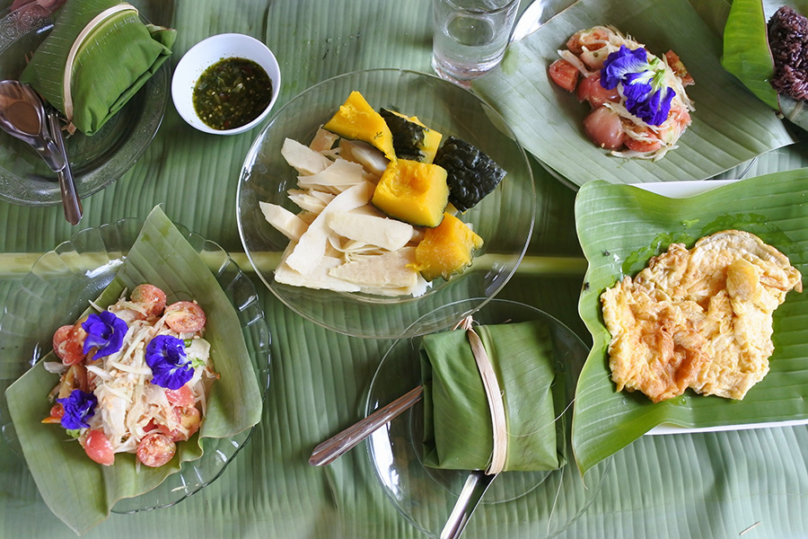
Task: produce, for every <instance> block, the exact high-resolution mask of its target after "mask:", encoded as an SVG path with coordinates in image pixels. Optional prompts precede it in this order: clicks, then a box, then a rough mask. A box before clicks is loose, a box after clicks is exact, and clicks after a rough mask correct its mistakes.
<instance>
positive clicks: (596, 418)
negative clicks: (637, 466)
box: [573, 169, 808, 472]
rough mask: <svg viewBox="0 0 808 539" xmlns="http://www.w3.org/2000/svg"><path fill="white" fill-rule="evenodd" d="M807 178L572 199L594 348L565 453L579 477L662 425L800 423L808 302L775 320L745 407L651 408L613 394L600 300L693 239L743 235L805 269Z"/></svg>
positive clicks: (636, 397) (803, 174) (689, 396)
mask: <svg viewBox="0 0 808 539" xmlns="http://www.w3.org/2000/svg"><path fill="white" fill-rule="evenodd" d="M803 199H808V170H806V169H798V170H795V171H790V172H780V173H775V174H771V175H767V176H760V177H757V178H750V179H747V180H741V181H739V182H735V183H732V184H729V185H725V186H723V187H720V188H718V189H714V190H712V191H709V192H707V193H703V194H701V195H699V196H695V197H689V198H683V199H678V198H668V197H665V196H660V195H656V194H654V193H649V192H647V191H644V190H640V189H639V188H638V187H634V186H622V185H611V184H608V183H606V182H593V183H591V184H588V185H586V186H584V187H583V188H582V189H581V191H580V192H579V193H578V198H577V200H576V222H577V225H578V235H579V237H580V240H581V245H582V246H583V248H584V252H585V253H586V256H587V259H588V260H589V269H588V270H587V276H586V283H587V284H586V285H585V287H584V291H583V292H582V294H581V301H580V303H579V310H580V314H581V317H582V318H583V320H584V322H585V323H586V325H587V327H588V328H589V330H590V332H591V333H592V335H593V339H594V344H593V347H592V351H591V353H590V355H589V358H588V359H587V363H586V365H585V366H584V369H583V371H582V373H581V378H580V379H579V381H578V390H577V392H576V403H575V404H576V406H575V412H574V419H573V448H574V451H575V455H576V459H577V461H578V465H579V466H580V468H581V470H582V471H583V472H585V471H586V470H587V469H589V467H590V466H592V465H593V464H595V463H597V462H598V461H599V460H600V459H602V458H605V457H607V456H609V455H611V454H612V453H614V452H616V451H619V450H620V449H622V448H623V447H624V446H626V445H628V444H629V443H631V442H632V441H634V440H636V439H637V438H639V437H640V436H642V435H643V434H644V433H645V432H647V431H648V430H650V429H651V428H652V427H655V426H656V425H659V424H661V423H673V424H676V425H679V426H683V427H715V426H722V425H738V424H745V423H763V422H776V421H787V420H790V419H806V418H808V407H805V406H803V405H802V404H801V403H802V402H803V401H804V400H805V396H806V395H805V394H803V390H802V388H808V385H806V383H808V374H806V373H808V356H806V353H805V350H806V348H805V345H804V344H803V343H805V342H806V341H808V334H806V333H805V332H804V331H803V329H802V325H801V324H799V323H796V321H797V320H799V319H800V318H803V317H805V316H808V296H806V295H805V294H800V293H797V292H792V293H790V294H789V295H788V297H787V298H786V302H785V303H784V304H783V305H781V306H780V307H779V309H778V310H776V311H775V312H774V317H773V318H774V336H773V341H774V348H775V349H774V354H772V357H771V358H770V363H769V365H770V368H771V370H770V371H769V373H768V374H767V375H766V377H765V378H764V379H763V380H762V381H761V382H759V383H758V384H757V385H756V386H755V387H754V388H752V389H751V390H750V391H749V393H748V394H747V395H746V396H745V397H744V399H743V400H740V401H734V400H731V399H722V398H719V397H703V396H699V395H696V394H694V393H692V392H687V393H686V394H685V395H682V396H680V397H677V398H674V399H670V400H668V401H665V402H661V403H657V404H652V403H651V401H650V400H649V399H647V398H646V397H645V396H644V395H642V394H641V393H640V392H634V393H629V392H628V391H624V392H617V391H615V387H614V383H613V382H612V380H611V375H610V371H609V368H608V363H607V356H608V353H607V347H608V345H609V341H610V339H611V336H610V335H609V332H608V330H606V328H605V326H604V325H603V321H602V320H603V318H602V314H601V304H600V296H601V294H602V292H603V291H604V290H605V289H606V288H607V287H611V286H613V285H614V284H615V282H617V281H618V280H620V279H621V278H622V276H623V275H631V276H634V275H636V274H637V272H639V271H640V270H641V269H642V268H643V267H645V266H646V264H647V263H648V260H649V259H650V258H651V257H652V256H656V255H658V254H660V253H661V252H664V251H665V250H667V248H668V246H669V245H670V244H671V243H674V242H675V243H684V244H685V245H686V246H687V247H688V248H690V247H692V244H693V243H694V242H695V241H696V240H697V239H698V238H701V237H704V236H708V235H710V234H713V233H715V232H719V231H721V230H728V229H736V230H744V231H747V232H751V233H753V234H755V235H757V236H758V237H760V238H761V239H762V240H763V241H764V242H766V243H768V244H770V245H773V246H775V247H776V248H777V249H779V250H780V251H781V252H783V253H784V254H786V255H787V256H788V257H789V259H790V262H791V264H793V265H794V267H796V268H797V269H798V270H799V271H800V272H801V273H803V274H805V273H806V271H807V270H808V266H806V262H808V257H807V256H806V247H808V238H806V235H805V230H806V228H808V205H803V204H802V200H803Z"/></svg>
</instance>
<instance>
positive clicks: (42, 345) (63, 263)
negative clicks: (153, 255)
mask: <svg viewBox="0 0 808 539" xmlns="http://www.w3.org/2000/svg"><path fill="white" fill-rule="evenodd" d="M142 227H143V221H140V220H137V219H123V220H120V221H118V222H116V223H113V224H109V225H103V226H101V227H98V228H88V229H85V230H82V231H81V232H78V233H77V234H75V235H74V236H73V237H72V238H71V239H70V240H69V241H66V242H63V243H61V244H59V245H58V246H57V247H56V248H55V249H54V250H53V251H50V252H48V253H45V254H44V255H42V256H41V257H40V258H39V260H37V262H36V263H35V264H34V266H33V268H32V270H31V273H29V274H28V275H27V276H25V277H24V278H23V279H22V280H21V282H20V285H19V287H18V288H17V289H16V290H15V291H14V292H12V293H11V294H10V295H9V297H8V300H7V302H6V304H5V305H4V307H3V311H2V312H1V313H0V343H2V347H3V350H4V352H3V355H2V356H0V430H1V431H2V438H3V439H4V442H5V443H7V444H9V446H10V447H11V448H13V449H14V450H15V451H16V452H17V453H18V454H19V455H22V449H21V448H20V446H19V441H18V439H17V437H16V432H15V430H14V424H13V423H12V422H11V417H10V416H9V414H8V413H7V406H6V400H5V390H6V388H8V386H9V385H11V384H12V383H13V382H14V381H15V380H16V379H17V378H19V377H20V376H21V375H22V374H24V373H25V372H26V371H27V370H28V369H30V368H31V367H33V366H34V364H35V363H36V362H37V361H39V359H40V358H41V357H42V356H44V355H45V354H46V353H48V352H49V351H50V350H51V348H52V342H53V341H52V339H53V332H54V330H55V329H56V328H58V327H59V326H61V325H62V324H65V323H67V322H69V321H72V320H75V319H76V318H77V317H78V316H79V315H80V314H81V313H82V312H83V311H84V310H85V309H86V307H87V301H88V300H91V299H95V298H97V297H98V295H99V294H100V293H101V292H102V291H103V290H104V289H105V288H106V287H107V285H109V283H110V282H111V281H112V280H113V279H114V277H115V274H116V273H117V271H118V268H119V267H120V265H121V264H122V263H123V260H124V258H125V256H126V254H127V253H128V252H129V249H130V248H131V247H132V245H133V244H134V242H135V240H136V239H137V237H138V234H139V233H140V230H141V228H142ZM177 228H178V229H179V230H180V231H181V232H182V233H183V235H184V236H185V237H186V239H187V240H188V242H189V243H190V244H191V245H192V246H193V247H194V249H196V250H197V252H199V254H200V255H201V256H202V258H203V260H205V262H206V263H207V264H208V267H210V268H212V271H213V274H214V275H215V276H216V279H217V280H218V282H219V284H220V285H221V287H222V290H224V293H225V295H226V296H227V297H228V299H230V301H231V303H232V304H233V307H234V309H235V310H236V315H237V316H238V319H239V321H240V322H241V327H242V333H243V335H244V341H245V343H246V345H247V350H248V351H249V353H250V360H251V362H252V367H253V369H254V371H255V376H256V379H257V381H258V387H259V388H260V391H261V395H262V397H265V396H266V391H267V389H268V387H269V360H270V333H269V328H268V326H267V323H266V319H265V318H264V312H263V308H262V307H261V303H260V301H259V300H258V293H257V292H256V290H255V286H254V285H253V283H252V281H251V280H250V278H249V277H247V276H246V275H245V274H244V273H243V272H242V271H241V269H240V268H239V267H238V265H237V264H236V263H235V262H233V260H232V259H231V258H230V257H229V255H228V254H227V252H226V251H225V250H224V249H222V248H221V247H220V246H219V245H218V244H216V243H214V242H212V241H209V240H206V239H205V238H203V237H202V236H200V235H198V234H194V233H192V232H189V231H188V230H187V229H186V228H184V227H183V226H181V225H177ZM54 306H57V307H58V308H54ZM254 428H255V427H253V428H252V429H247V430H246V431H243V432H241V433H239V434H236V435H234V436H231V437H229V438H205V439H204V446H205V452H204V454H203V455H202V457H201V458H199V459H197V460H194V461H189V462H185V463H184V464H183V465H182V468H181V469H180V471H179V472H177V473H174V474H171V475H169V476H168V477H167V478H166V479H165V481H163V482H162V483H161V484H160V485H159V486H158V487H157V488H155V489H153V490H151V491H149V492H146V493H144V494H141V495H140V496H136V497H134V498H125V499H122V500H120V501H118V502H117V503H116V504H115V505H114V506H113V508H112V512H113V513H136V512H139V511H148V510H152V509H159V508H163V507H169V506H171V505H174V504H176V503H179V502H180V501H182V500H184V499H185V498H187V497H188V496H190V495H192V494H195V493H196V492H198V491H199V490H201V489H202V488H203V487H205V486H207V485H209V484H210V483H212V482H213V481H214V480H215V479H217V478H218V477H219V476H220V475H221V474H222V473H223V472H224V470H225V468H226V467H227V465H228V464H229V463H230V461H232V460H233V459H234V458H235V457H236V455H237V454H238V453H239V451H240V450H241V448H242V447H243V446H244V445H245V444H246V443H247V441H248V440H249V439H250V435H251V434H252V431H253V430H254Z"/></svg>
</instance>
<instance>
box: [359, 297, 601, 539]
mask: <svg viewBox="0 0 808 539" xmlns="http://www.w3.org/2000/svg"><path fill="white" fill-rule="evenodd" d="M476 302H477V300H476V299H468V300H464V301H460V302H458V303H456V304H454V305H446V306H444V307H441V308H440V309H438V311H444V312H449V313H455V312H464V311H470V310H471V309H472V308H473V305H475V304H476ZM430 316H432V317H443V313H442V312H435V313H431V314H430ZM460 319H461V318H456V319H455V320H454V322H455V323H457V322H459V321H460ZM474 320H475V322H479V323H480V324H501V323H506V322H527V321H531V320H541V321H543V322H545V323H546V324H547V325H548V327H549V328H550V333H551V335H552V338H553V352H554V357H555V361H556V365H555V368H556V372H558V373H563V383H564V387H565V393H566V395H567V402H568V404H569V403H572V401H573V398H574V396H575V386H576V382H577V380H578V375H579V373H580V370H581V368H582V367H583V364H584V362H585V361H586V358H587V355H588V353H589V350H588V348H587V347H586V346H585V345H584V343H583V341H582V340H581V338H580V337H578V335H576V334H575V333H573V332H572V331H571V330H570V329H569V328H567V327H566V326H565V325H564V324H562V323H561V322H559V321H558V320H556V319H555V318H553V317H551V316H550V315H548V314H546V313H544V312H542V311H540V310H539V309H536V308H535V307H531V306H529V305H525V304H522V303H516V302H513V301H506V300H500V299H494V300H492V301H490V302H488V303H487V304H486V305H485V306H484V307H483V308H482V309H480V310H479V311H477V312H475V313H474ZM427 325H428V324H427ZM420 343H421V337H412V338H405V339H399V340H398V341H396V342H395V343H394V344H393V346H392V347H391V348H390V349H389V350H388V352H387V353H386V354H385V356H384V358H383V359H382V362H381V364H380V365H379V368H378V369H377V371H376V374H375V375H374V377H373V380H372V382H371V384H370V390H369V393H368V399H367V403H366V406H365V415H370V414H372V413H373V412H374V411H376V410H378V409H379V408H381V407H383V406H385V405H387V404H389V403H390V402H392V401H393V400H395V399H397V398H398V397H400V396H402V395H404V394H405V393H406V392H408V391H409V390H411V389H413V388H415V387H417V386H418V385H420V384H421V367H420V359H419V348H420ZM423 413H424V412H423V404H422V401H419V402H418V403H416V404H415V405H414V406H413V407H412V408H410V409H409V410H407V411H405V412H404V413H402V414H401V415H399V416H398V417H396V418H395V419H393V420H392V421H390V422H389V423H387V425H386V426H385V427H383V428H380V429H378V430H376V431H375V432H374V433H373V434H371V435H370V437H368V442H367V448H368V455H369V457H370V462H371V467H372V468H373V471H374V472H375V475H376V478H377V479H378V480H379V483H380V484H381V486H382V488H383V490H384V492H385V494H386V495H387V497H388V499H389V500H390V501H391V502H392V503H393V505H394V506H395V507H396V509H397V510H398V511H399V513H401V515H403V516H404V517H405V518H406V519H407V521H409V522H410V524H412V525H413V526H415V527H416V528H418V529H419V530H420V531H421V532H423V533H425V534H426V535H428V536H430V537H438V536H439V535H440V532H441V530H442V529H443V526H444V524H445V523H446V520H447V519H448V517H449V514H450V513H451V511H452V508H453V507H454V504H455V502H456V501H457V498H458V495H459V494H460V491H461V489H462V488H463V484H464V482H465V480H466V478H467V477H468V474H469V472H467V471H458V470H442V469H436V468H430V467H427V466H425V465H424V464H423V448H422V443H421V440H422V433H423ZM557 420H558V421H562V422H563V427H564V428H563V430H564V432H565V433H566V437H565V438H566V444H565V446H564V450H563V452H562V455H563V457H564V459H565V461H566V465H565V466H563V467H562V468H560V469H558V470H553V471H539V472H504V473H502V474H501V475H500V477H498V478H497V479H496V481H494V482H493V483H492V484H491V486H490V487H489V489H488V491H487V492H486V493H485V496H484V497H483V499H482V502H481V503H482V505H481V506H480V507H478V509H477V512H475V515H477V516H475V517H474V518H472V520H471V522H470V523H469V527H470V528H471V527H474V522H475V519H482V521H483V522H485V525H486V527H487V528H488V529H497V526H496V524H497V523H498V522H499V521H498V519H502V521H501V522H500V523H501V524H504V523H505V522H506V521H507V519H511V520H510V521H508V522H512V520H513V519H514V518H516V516H515V515H514V512H517V513H518V511H519V510H520V508H522V507H525V506H526V507H529V509H524V510H525V511H531V513H530V518H531V520H539V521H541V522H546V523H547V525H546V527H544V528H543V529H544V530H545V532H546V533H545V535H544V537H553V536H555V535H558V534H559V533H561V532H562V531H564V530H565V529H567V528H568V527H569V526H570V525H571V524H572V523H573V522H575V520H576V519H577V518H578V517H579V516H580V515H581V514H582V513H583V512H584V511H585V510H586V509H587V508H588V507H589V505H590V504H591V503H592V501H593V500H594V499H595V496H597V494H598V492H599V491H600V487H601V483H602V481H603V478H604V476H605V474H606V471H607V470H608V467H609V466H610V462H611V461H610V460H607V461H604V462H602V463H601V464H599V465H598V466H596V467H594V468H593V469H591V470H589V471H588V472H587V474H586V478H585V482H584V479H583V478H582V477H581V475H580V473H579V472H578V470H577V468H576V466H575V459H574V457H573V453H572V446H571V445H570V443H571V442H570V436H569V433H570V429H571V421H572V406H570V405H568V406H567V408H566V409H565V410H564V411H563V412H562V413H561V414H560V415H559V417H558V419H557ZM526 495H528V496H531V498H530V500H529V501H526V502H525V503H523V504H522V505H515V506H513V507H509V508H508V509H505V508H504V507H503V508H502V509H498V506H499V504H504V503H506V502H514V501H515V500H517V499H518V498H521V497H523V496H526ZM479 513H485V515H484V516H480V515H479ZM525 518H527V515H526V516H525Z"/></svg>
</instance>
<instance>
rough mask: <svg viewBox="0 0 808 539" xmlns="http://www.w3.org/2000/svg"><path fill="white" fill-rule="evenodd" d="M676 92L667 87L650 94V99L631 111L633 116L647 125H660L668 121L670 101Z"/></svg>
mask: <svg viewBox="0 0 808 539" xmlns="http://www.w3.org/2000/svg"><path fill="white" fill-rule="evenodd" d="M675 95H676V92H675V91H674V90H673V89H672V88H668V87H667V86H665V87H663V88H660V89H659V90H657V91H656V92H654V93H652V94H651V97H650V98H649V99H648V100H646V101H644V102H642V103H639V104H638V105H637V107H636V108H635V109H634V110H632V111H631V113H632V114H634V115H635V116H637V117H639V118H642V120H643V121H644V122H645V123H647V124H648V125H662V124H663V123H664V122H665V120H667V119H668V114H669V113H670V110H671V100H672V99H673V96H675Z"/></svg>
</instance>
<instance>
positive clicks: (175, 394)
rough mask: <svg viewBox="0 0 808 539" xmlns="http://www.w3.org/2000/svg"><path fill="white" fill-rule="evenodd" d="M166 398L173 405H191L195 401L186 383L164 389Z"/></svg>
mask: <svg viewBox="0 0 808 539" xmlns="http://www.w3.org/2000/svg"><path fill="white" fill-rule="evenodd" d="M166 398H167V399H168V402H169V403H170V404H173V405H174V406H193V405H194V402H196V399H194V392H193V390H192V389H191V388H190V387H188V385H187V384H186V385H184V386H182V387H181V388H179V389H166Z"/></svg>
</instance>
